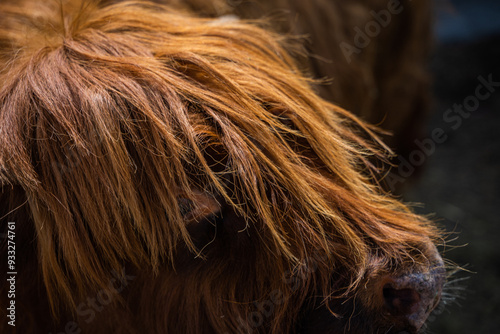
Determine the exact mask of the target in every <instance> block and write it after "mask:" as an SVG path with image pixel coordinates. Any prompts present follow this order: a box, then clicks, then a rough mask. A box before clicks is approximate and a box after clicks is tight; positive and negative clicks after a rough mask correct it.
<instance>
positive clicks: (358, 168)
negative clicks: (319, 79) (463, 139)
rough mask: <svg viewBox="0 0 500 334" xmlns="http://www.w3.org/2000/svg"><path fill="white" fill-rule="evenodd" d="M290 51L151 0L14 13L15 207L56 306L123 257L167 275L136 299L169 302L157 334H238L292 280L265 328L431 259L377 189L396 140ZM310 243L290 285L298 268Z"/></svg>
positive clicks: (8, 206) (10, 17)
mask: <svg viewBox="0 0 500 334" xmlns="http://www.w3.org/2000/svg"><path fill="white" fill-rule="evenodd" d="M52 6H53V7H52ZM288 43H289V40H288V39H286V38H284V37H282V36H279V35H276V34H274V33H272V32H269V31H266V30H264V29H262V28H260V27H258V26H257V25H256V24H254V23H250V22H244V21H227V20H211V19H200V18H196V17H194V16H191V15H188V14H186V13H180V12H175V11H172V10H171V9H170V8H169V7H164V6H160V5H153V4H150V3H143V2H124V3H119V4H116V5H106V6H102V5H100V4H99V3H94V2H88V3H86V4H85V5H82V6H76V7H75V6H72V5H71V4H66V5H64V6H61V5H59V4H56V2H49V4H45V5H43V8H42V5H39V6H35V5H33V4H32V3H30V2H28V3H27V4H26V6H25V7H22V6H20V5H9V4H4V5H2V6H1V7H0V51H1V56H0V61H1V62H0V73H1V74H0V82H1V83H2V84H1V87H0V184H1V193H0V199H1V201H0V217H4V218H5V217H7V218H9V219H11V218H12V219H17V220H18V224H19V225H21V227H20V229H21V231H23V230H24V231H28V232H26V233H27V235H28V239H29V236H30V235H33V236H35V243H36V247H37V249H36V250H33V253H32V254H31V253H30V256H33V258H35V259H36V263H38V264H39V266H40V270H41V273H42V277H43V283H44V285H45V287H46V290H47V295H48V298H49V301H50V304H51V305H52V307H53V308H54V311H55V313H58V312H60V311H61V310H68V309H69V310H74V309H75V307H76V305H77V304H78V302H79V300H81V299H82V298H83V297H84V296H86V295H88V294H89V292H90V291H98V290H99V289H102V288H105V287H107V286H108V285H109V277H110V272H111V271H113V270H115V271H120V270H121V268H123V265H124V264H128V265H131V266H132V267H133V268H140V270H139V269H137V271H138V272H140V274H139V273H138V275H142V276H141V277H142V279H143V282H148V278H149V280H150V281H154V279H155V278H158V277H161V280H159V279H157V280H156V281H154V282H155V283H154V284H153V283H151V284H150V285H151V286H149V285H148V284H147V283H145V284H144V287H142V288H141V289H142V290H140V292H136V294H138V295H142V296H141V297H138V298H139V299H141V298H143V299H142V300H143V301H142V302H141V303H142V304H141V305H142V306H141V307H144V308H145V309H146V310H148V307H150V308H151V309H149V310H153V309H155V310H156V312H162V313H161V317H159V316H158V315H157V314H156V313H155V312H153V311H151V314H149V315H148V316H149V317H150V318H149V319H150V322H149V325H148V326H149V327H148V329H149V330H151V331H155V330H157V331H161V328H163V330H172V331H174V330H180V329H182V331H183V332H184V333H200V332H202V331H204V330H205V331H213V332H217V333H222V332H224V331H231V332H235V331H237V330H238V326H239V324H238V323H237V318H238V317H239V316H240V317H242V318H245V317H246V316H247V315H248V314H249V312H250V310H251V302H252V301H255V300H260V299H262V298H263V296H266V295H268V294H269V293H270V292H271V291H273V290H276V289H280V290H281V291H283V292H284V293H289V295H292V296H293V298H289V299H286V300H285V301H284V302H283V303H282V304H280V305H277V306H276V311H275V314H274V316H273V317H272V319H270V320H269V321H270V324H269V325H268V327H266V328H267V330H270V329H272V330H273V331H274V332H276V333H285V332H289V331H291V328H293V326H294V324H295V323H296V321H297V320H296V316H297V314H298V312H299V309H300V307H301V305H303V304H304V303H305V302H306V301H307V298H308V296H309V295H310V294H311V293H312V292H314V291H320V292H321V293H322V295H323V296H325V301H328V300H330V299H329V298H330V297H331V298H335V297H336V296H338V295H343V296H347V295H348V294H349V293H351V292H353V293H355V291H356V288H357V285H358V284H359V282H361V281H362V280H363V278H364V275H365V274H366V272H367V270H369V269H370V268H371V267H373V258H377V261H379V262H378V263H379V264H380V266H381V267H382V266H388V267H393V268H395V267H398V268H399V267H401V268H403V267H408V266H416V265H418V264H419V263H422V265H428V263H427V261H429V262H430V260H428V259H426V257H425V256H420V257H419V256H418V254H414V253H415V251H416V250H417V251H418V248H419V247H422V246H421V245H422V244H424V243H425V242H427V240H428V238H431V239H434V238H436V237H437V236H438V233H437V231H436V229H435V228H434V227H432V226H431V225H430V224H429V222H428V221H427V220H426V219H425V218H423V217H421V216H418V215H415V214H413V213H412V212H411V211H410V210H409V209H408V208H407V207H406V206H405V205H403V204H401V203H400V202H399V201H397V200H395V199H393V198H391V197H390V196H388V195H387V194H385V193H381V192H380V191H379V189H378V187H377V186H376V185H373V181H374V178H375V175H376V172H377V171H376V168H374V167H373V166H372V165H371V164H370V162H369V161H370V159H372V158H373V157H374V156H375V157H379V158H381V159H383V155H384V153H383V149H379V148H378V144H374V142H373V141H371V140H370V141H367V140H365V139H363V138H366V137H367V136H368V137H370V138H373V139H374V138H375V137H374V136H372V131H371V130H370V128H369V127H368V126H367V125H365V124H364V123H363V122H361V121H360V120H358V119H357V118H356V117H355V116H353V115H352V114H350V113H349V112H346V111H345V110H343V109H341V108H339V107H337V106H335V105H333V104H331V103H328V102H326V101H324V100H323V99H321V98H320V97H318V95H317V94H315V93H314V92H313V91H312V90H311V88H310V84H311V81H310V80H309V79H307V78H306V77H304V75H303V74H302V73H300V71H299V70H298V69H297V66H296V65H295V63H294V60H293V59H292V58H291V57H290V56H289V54H288V53H287V52H286V51H285V49H284V48H288V47H289V44H288ZM360 98H362V97H360ZM375 141H376V139H375ZM200 198H202V199H200ZM207 201H211V202H210V203H211V204H210V205H212V206H213V205H215V206H217V209H215V210H211V209H210V205H206V204H204V203H205V202H207ZM186 203H188V205H186ZM214 203H215V204H214ZM186 207H187V208H186ZM219 207H220V208H223V211H222V215H225V217H223V219H221V220H220V221H217V222H216V223H213V224H207V226H208V227H206V226H203V230H202V231H208V232H203V233H202V234H203V236H202V237H201V239H200V240H201V242H200V240H194V239H193V238H194V237H193V235H194V234H196V233H197V232H196V233H193V232H192V230H193V231H198V228H202V226H201V225H202V224H203V219H202V218H204V217H205V216H206V215H205V214H203V212H204V210H205V211H206V210H207V208H208V211H210V212H211V213H214V212H215V213H217V210H218V208H219ZM200 211H201V212H202V214H201V216H203V217H201V218H200V217H198V216H197V215H196V214H193V212H200ZM16 215H17V216H16ZM16 217H17V218H16ZM187 217H190V219H188V218H187ZM235 217H236V218H237V219H236V218H235ZM21 219H23V220H21ZM2 224H3V223H2ZM2 228H3V227H2ZM214 233H217V236H216V237H215V236H214V235H213V234H214ZM207 236H208V242H205V241H204V240H205V238H206V237H207ZM417 253H422V254H423V252H422V251H418V252H417ZM189 254H190V255H189ZM314 254H320V255H321V256H320V257H319V259H320V260H318V266H317V269H316V270H314V271H308V272H305V271H304V273H303V274H304V275H305V277H306V279H304V280H301V281H300V282H301V287H300V289H298V290H297V291H295V292H294V293H292V292H290V291H291V288H290V286H289V285H287V284H286V283H285V282H283V279H282V276H283V273H284V272H287V271H288V272H292V273H297V272H299V271H301V270H303V265H304V263H305V262H306V261H307V259H308V258H309V257H311V256H313V255H314ZM180 258H181V259H183V260H182V261H181V260H179V259H180ZM381 262H383V264H382V263H381ZM186 263H188V264H186ZM25 270H28V268H25ZM32 270H34V271H35V272H37V270H38V269H32ZM401 270H403V269H401ZM174 273H175V275H174ZM249 282H250V283H249ZM26 289H28V288H26ZM148 289H149V290H148ZM155 296H157V297H158V298H156V300H155V298H154V297H155ZM145 298H149V300H151V303H150V304H151V305H146V303H144V299H145ZM61 302H62V303H61ZM144 312H146V311H144ZM183 313H186V314H189V315H190V319H191V320H189V321H184V322H183V320H182V319H178V314H183ZM220 315H224V317H220ZM154 317H159V318H154ZM153 318H154V319H156V321H154V320H151V319H153ZM158 319H161V320H158ZM144 321H145V322H147V320H144ZM207 328H211V330H206V329H207Z"/></svg>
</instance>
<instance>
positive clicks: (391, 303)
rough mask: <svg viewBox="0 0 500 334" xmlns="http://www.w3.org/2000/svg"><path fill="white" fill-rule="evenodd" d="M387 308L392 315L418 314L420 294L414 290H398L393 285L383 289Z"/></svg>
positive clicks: (387, 285)
mask: <svg viewBox="0 0 500 334" xmlns="http://www.w3.org/2000/svg"><path fill="white" fill-rule="evenodd" d="M382 291H383V295H384V301H385V306H386V307H387V309H388V310H389V312H390V313H391V314H392V315H410V314H413V313H416V312H418V308H419V304H420V299H421V298H420V294H419V293H418V292H417V291H415V290H413V289H396V288H394V287H393V286H392V285H391V284H389V283H388V284H386V285H385V286H384V287H383V290H382Z"/></svg>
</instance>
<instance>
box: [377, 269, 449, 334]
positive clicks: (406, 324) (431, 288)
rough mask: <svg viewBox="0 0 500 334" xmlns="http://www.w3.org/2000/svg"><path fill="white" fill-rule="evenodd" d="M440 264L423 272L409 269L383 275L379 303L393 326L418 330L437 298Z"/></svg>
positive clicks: (442, 277)
mask: <svg viewBox="0 0 500 334" xmlns="http://www.w3.org/2000/svg"><path fill="white" fill-rule="evenodd" d="M445 274H446V273H445V270H444V268H443V266H442V265H439V266H436V267H434V268H433V269H432V270H429V271H428V272H426V273H411V274H405V275H401V276H397V277H390V276H386V277H384V278H383V281H382V284H381V285H380V286H381V288H382V293H381V294H380V296H382V298H383V301H382V302H383V305H384V306H383V307H384V309H385V310H386V314H387V316H388V318H389V319H390V321H391V322H392V323H393V324H394V325H395V327H397V328H405V329H407V330H409V332H418V330H420V328H422V326H423V324H424V323H425V321H426V320H427V317H428V316H429V314H430V313H431V311H432V310H433V309H434V308H435V307H436V305H437V304H438V303H439V300H440V298H441V291H442V288H443V284H444V281H445Z"/></svg>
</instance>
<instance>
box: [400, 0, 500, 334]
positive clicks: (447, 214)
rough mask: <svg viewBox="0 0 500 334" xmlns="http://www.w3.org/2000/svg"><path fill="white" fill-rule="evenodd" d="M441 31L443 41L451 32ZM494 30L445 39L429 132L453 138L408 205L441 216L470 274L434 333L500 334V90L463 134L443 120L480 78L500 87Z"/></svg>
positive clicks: (429, 165)
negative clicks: (490, 79) (490, 77)
mask: <svg viewBox="0 0 500 334" xmlns="http://www.w3.org/2000/svg"><path fill="white" fill-rule="evenodd" d="M457 2H458V3H461V2H463V1H457ZM486 2H488V1H486ZM469 3H473V2H472V1H470V2H469ZM498 5H499V4H498V3H497V5H496V6H497V7H496V8H497V9H498ZM479 20H480V18H479ZM498 21H499V22H493V23H495V24H497V23H500V15H499V16H498ZM438 28H440V29H441V30H440V31H438V39H439V38H440V37H443V36H445V35H443V32H446V33H450V31H446V29H444V30H443V25H438ZM493 31H494V29H492V30H491V31H490V32H489V33H488V34H484V32H483V33H482V34H480V35H476V36H475V37H474V38H470V36H467V38H462V39H461V38H456V37H457V36H458V35H454V37H455V38H441V42H438V45H437V47H436V49H435V52H434V56H433V58H432V61H431V68H432V72H433V75H434V81H435V85H434V95H435V101H434V108H433V113H432V115H431V116H430V118H429V122H428V125H427V133H428V134H430V133H431V131H432V130H433V129H436V128H442V129H444V130H445V132H446V134H447V135H448V138H447V140H446V141H445V142H444V143H442V144H437V145H436V150H435V152H434V153H433V154H431V155H429V156H428V158H427V161H426V165H425V167H424V169H423V171H422V173H421V175H420V177H419V178H418V179H417V181H416V182H414V183H413V184H412V185H409V186H408V191H407V192H406V194H405V196H404V198H405V200H406V201H410V202H419V203H422V204H421V207H420V208H418V211H419V212H422V213H435V216H434V217H433V218H434V219H436V220H438V222H439V223H440V224H441V226H443V227H444V228H445V229H446V231H448V232H454V233H453V234H451V235H449V237H448V239H453V238H457V237H458V239H457V240H455V241H451V242H449V245H448V247H446V253H445V256H446V258H447V259H449V260H451V261H453V262H455V263H456V264H458V265H460V266H462V267H464V268H466V269H467V270H468V271H469V272H467V271H462V272H460V273H458V274H457V275H455V276H454V279H464V280H462V281H460V282H457V283H455V284H452V285H451V288H450V290H449V291H450V292H452V293H454V294H455V295H457V294H458V296H457V297H458V298H457V299H456V301H455V302H451V303H450V302H448V305H446V307H445V309H444V310H443V309H440V310H438V312H437V313H438V314H437V315H436V316H435V318H436V319H435V320H433V321H431V323H430V325H429V329H428V332H429V333H435V334H466V333H467V334H468V333H481V334H483V333H486V334H490V333H491V334H494V333H500V218H499V217H500V87H497V88H496V90H495V92H494V93H493V94H492V95H491V97H489V98H488V99H486V100H485V101H481V102H480V105H479V108H478V109H477V110H476V111H474V112H472V113H471V116H470V117H469V118H467V119H462V121H463V122H462V124H461V125H460V126H458V127H457V129H456V130H454V129H452V128H451V125H453V124H454V123H447V122H445V120H444V119H443V115H444V114H445V112H446V110H447V109H448V108H452V107H453V105H454V104H455V103H456V104H462V103H463V102H464V100H465V99H466V98H467V97H468V96H474V95H475V90H476V87H477V86H478V85H479V83H480V82H479V81H478V76H480V75H481V76H483V77H484V78H488V76H489V75H492V78H493V80H494V81H496V82H500V64H499V62H500V32H496V33H495V32H493ZM439 33H441V34H442V35H441V36H439ZM448 37H449V35H448ZM453 246H463V247H458V248H453Z"/></svg>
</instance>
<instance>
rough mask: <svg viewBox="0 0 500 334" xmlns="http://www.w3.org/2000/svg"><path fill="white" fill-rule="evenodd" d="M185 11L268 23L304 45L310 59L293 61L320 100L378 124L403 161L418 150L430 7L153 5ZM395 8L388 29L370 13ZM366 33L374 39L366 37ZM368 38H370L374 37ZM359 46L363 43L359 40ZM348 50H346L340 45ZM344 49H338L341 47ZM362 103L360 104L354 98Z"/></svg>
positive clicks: (407, 1)
mask: <svg viewBox="0 0 500 334" xmlns="http://www.w3.org/2000/svg"><path fill="white" fill-rule="evenodd" d="M158 2H163V3H170V4H172V5H175V6H186V7H188V8H189V9H190V10H193V11H195V12H198V13H202V14H203V15H208V16H212V17H218V16H221V15H231V14H233V15H237V16H238V17H241V18H244V19H259V18H261V17H263V16H268V17H270V18H272V22H273V24H272V26H273V28H274V29H276V30H277V31H280V32H282V33H283V32H284V33H289V32H292V33H293V34H300V35H303V36H305V37H306V38H307V40H308V43H307V49H308V51H309V57H307V58H304V57H299V59H300V63H301V64H302V66H305V68H307V69H308V70H310V71H311V72H312V73H313V74H314V76H315V77H316V78H324V79H326V82H323V83H322V84H317V85H316V86H315V88H316V89H317V90H318V92H319V94H320V95H321V96H322V97H323V98H325V99H327V100H329V101H331V102H334V103H336V104H338V105H339V106H341V107H343V108H345V109H347V110H349V111H351V112H353V113H355V114H356V115H358V116H360V117H361V118H362V119H363V120H365V121H367V122H369V123H371V124H377V125H379V126H380V127H381V128H383V129H384V130H388V131H389V132H390V133H391V134H392V135H389V136H384V137H383V139H384V142H385V143H387V144H388V145H389V146H390V147H391V148H392V149H393V150H394V151H395V152H396V153H398V154H402V155H404V156H407V154H409V153H410V152H411V151H412V150H413V149H415V148H417V147H416V146H415V144H414V140H415V139H416V138H419V137H420V136H422V135H423V133H422V132H423V130H422V127H423V121H424V120H425V118H426V115H427V113H428V111H429V101H430V96H429V94H430V93H429V92H430V90H429V82H430V80H429V73H428V70H427V67H426V64H427V59H428V56H429V50H430V47H431V18H432V15H431V2H430V1H429V0H420V1H411V0H353V1H332V0H310V1H303V0H210V1H206V0H204V1H203V0H201V1H200V0H184V1H179V0H158ZM391 6H395V7H396V8H398V13H397V14H391V15H390V17H389V19H388V24H387V25H386V26H381V24H380V23H379V22H378V21H377V19H376V18H375V16H376V15H375V16H374V13H378V14H379V15H380V12H382V11H386V12H387V10H388V8H390V7H391ZM373 23H375V24H376V25H379V26H381V27H380V32H379V33H377V34H375V36H373V33H372V32H369V33H368V41H367V45H366V46H363V47H361V48H357V51H353V53H352V54H350V53H349V52H347V51H346V47H345V45H346V44H348V45H350V46H351V47H356V42H355V41H356V38H357V35H358V34H359V33H358V30H357V29H359V30H361V31H363V33H365V34H366V30H365V29H366V26H367V24H372V27H371V28H369V30H370V29H371V31H374V30H373V29H374V28H373ZM370 34H372V35H370ZM372 36H373V37H372ZM362 42H363V41H362ZM343 43H346V44H343ZM341 45H344V47H343V48H342V47H340V46H341ZM361 96H362V97H363V98H360V97H361Z"/></svg>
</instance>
